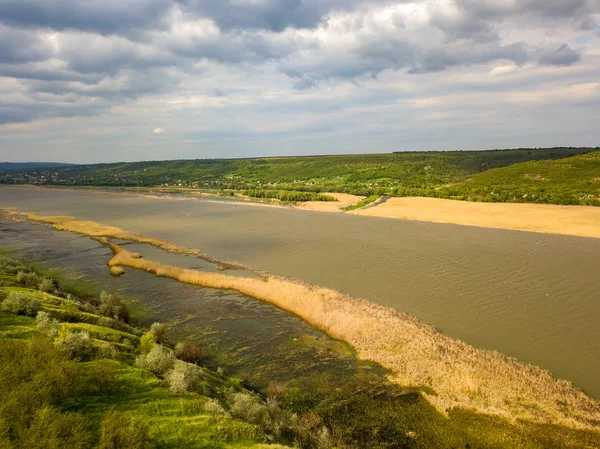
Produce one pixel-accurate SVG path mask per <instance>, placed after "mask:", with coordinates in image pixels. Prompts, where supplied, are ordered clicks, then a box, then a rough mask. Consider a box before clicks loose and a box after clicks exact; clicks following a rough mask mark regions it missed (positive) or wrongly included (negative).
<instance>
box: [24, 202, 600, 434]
mask: <svg viewBox="0 0 600 449" xmlns="http://www.w3.org/2000/svg"><path fill="white" fill-rule="evenodd" d="M14 214H17V213H14ZM20 215H23V214H20ZM28 218H29V219H31V220H35V221H41V222H45V223H52V224H53V226H54V227H55V228H56V229H60V230H67V231H72V232H79V233H82V234H86V235H90V236H93V237H96V238H97V237H114V238H120V239H125V240H133V241H138V242H139V241H143V242H144V243H150V244H154V245H155V246H157V247H159V248H163V249H165V250H167V251H168V250H171V252H182V251H180V250H179V249H180V247H178V246H176V245H173V244H168V243H167V242H162V241H160V240H156V239H149V238H145V237H141V236H137V235H136V234H131V233H128V232H126V231H123V230H121V229H118V228H114V227H110V226H102V225H99V224H97V223H93V222H88V221H79V220H77V219H75V218H73V217H41V216H38V215H34V214H29V215H28ZM97 240H98V241H101V239H99V238H97ZM104 241H105V242H106V243H108V244H109V245H110V247H111V248H112V250H113V254H114V256H113V258H112V259H111V260H110V261H109V263H108V264H109V266H110V267H111V268H112V267H130V268H136V269H140V270H145V271H147V272H150V273H154V274H155V275H157V276H163V277H168V278H172V279H176V280H178V281H180V282H184V283H188V284H194V285H199V286H203V287H211V288H217V289H232V290H236V291H238V292H240V293H242V294H245V295H248V296H251V297H253V298H256V299H260V300H263V301H266V302H269V303H271V304H274V305H276V306H278V307H280V308H281V309H284V310H286V311H289V312H291V313H293V314H295V315H298V316H299V317H301V318H302V319H304V320H305V321H306V322H308V323H309V324H311V325H313V326H315V327H317V328H319V329H322V330H323V331H325V332H326V333H327V334H329V335H330V336H332V337H334V338H338V339H341V340H345V341H347V342H348V343H350V344H351V345H353V346H354V347H355V348H356V349H357V351H358V354H359V356H360V357H361V358H363V359H368V360H373V361H375V362H378V363H380V364H381V365H382V366H384V367H386V368H388V369H390V370H391V371H392V372H393V375H392V376H391V379H392V380H393V381H395V382H397V383H399V384H401V385H405V386H422V387H425V386H426V387H428V388H430V389H433V390H434V391H435V393H436V394H427V393H424V396H425V397H426V398H427V399H428V400H429V401H430V402H431V403H432V404H433V405H434V406H435V407H436V408H438V410H440V411H442V412H447V411H449V410H451V409H453V408H465V409H469V410H474V411H477V412H480V413H487V414H493V415H499V416H502V417H505V418H507V419H511V420H517V419H525V420H529V421H534V422H540V423H551V424H560V425H566V426H570V427H573V428H579V429H594V430H598V428H599V423H600V402H598V401H596V400H594V399H592V398H590V397H588V396H587V395H585V393H584V392H582V391H581V390H579V389H577V388H575V387H574V386H573V385H572V384H571V383H570V382H568V381H565V380H559V379H555V378H553V377H552V375H551V374H550V373H548V372H547V371H545V370H542V369H540V368H538V367H535V366H532V365H528V364H524V363H521V362H519V361H517V360H516V359H514V358H510V357H507V356H505V355H503V354H500V353H498V352H496V351H488V350H481V349H476V348H474V347H472V346H470V345H468V344H466V343H464V342H462V341H460V340H456V339H453V338H450V337H448V336H445V335H442V334H440V333H439V332H437V331H436V330H435V329H433V328H432V327H431V326H429V325H427V324H425V323H422V322H420V321H419V320H417V319H416V318H413V317H411V316H409V315H407V314H404V313H400V312H397V311H395V310H392V309H388V308H386V307H383V306H379V305H377V304H373V303H370V302H368V301H365V300H360V299H354V298H351V297H349V296H346V295H344V294H342V293H339V292H337V291H334V290H331V289H328V288H322V287H317V286H313V285H309V284H306V283H302V282H299V281H294V280H290V279H286V278H282V277H278V276H269V277H266V278H263V279H250V278H239V277H233V276H228V275H226V274H222V273H204V272H200V271H197V270H192V269H184V268H180V267H176V266H171V265H164V264H161V263H157V262H153V261H150V260H145V259H142V258H141V257H140V255H139V254H136V253H132V252H130V251H127V250H125V249H123V248H121V247H120V246H118V245H116V244H112V243H109V242H107V241H106V239H104ZM167 248H169V249H167ZM183 252H184V253H185V254H196V253H198V252H197V251H194V250H188V249H185V251H183Z"/></svg>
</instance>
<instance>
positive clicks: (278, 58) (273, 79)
mask: <svg viewBox="0 0 600 449" xmlns="http://www.w3.org/2000/svg"><path fill="white" fill-rule="evenodd" d="M0 42H1V43H2V44H1V45H0V161H13V162H16V161H63V162H73V163H94V162H109V161H138V160H160V159H192V158H221V157H225V158H230V157H253V156H277V155H282V156H283V155H304V154H340V153H376V152H377V153H383V152H391V151H403V150H433V149H437V150H445V149H448V150H450V149H492V148H515V147H549V146H561V145H565V146H599V145H600V0H406V1H386V0H364V1H362V0H219V1H216V0H127V1H124V0H0Z"/></svg>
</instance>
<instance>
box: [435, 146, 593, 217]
mask: <svg viewBox="0 0 600 449" xmlns="http://www.w3.org/2000/svg"><path fill="white" fill-rule="evenodd" d="M445 194H446V195H447V196H460V197H465V196H466V199H469V200H474V201H501V202H519V203H525V202H535V203H553V204H584V205H590V206H600V151H598V152H594V153H590V154H584V155H579V156H574V157H570V158H566V159H560V160H553V161H531V162H524V163H521V164H516V165H511V166H509V167H503V168H497V169H494V170H488V171H485V172H483V173H479V174H476V175H474V176H472V177H471V178H469V179H467V180H465V181H462V182H459V183H457V184H455V185H453V186H451V187H449V188H448V189H447V190H446V192H445Z"/></svg>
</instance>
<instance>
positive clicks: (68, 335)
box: [54, 330, 92, 359]
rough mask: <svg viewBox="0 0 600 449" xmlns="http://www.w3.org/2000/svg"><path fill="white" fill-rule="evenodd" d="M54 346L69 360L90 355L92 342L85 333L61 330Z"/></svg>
mask: <svg viewBox="0 0 600 449" xmlns="http://www.w3.org/2000/svg"><path fill="white" fill-rule="evenodd" d="M54 344H55V345H56V347H57V348H58V349H59V350H60V351H61V352H62V353H64V354H65V355H66V356H67V357H69V358H70V359H74V358H86V357H89V356H90V355H91V354H92V340H91V338H90V334H89V333H87V332H71V331H69V330H61V332H59V335H58V337H57V338H56V341H55V342H54Z"/></svg>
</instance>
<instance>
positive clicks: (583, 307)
mask: <svg viewBox="0 0 600 449" xmlns="http://www.w3.org/2000/svg"><path fill="white" fill-rule="evenodd" d="M11 206H12V207H16V208H18V209H20V210H26V211H32V212H38V213H40V214H47V215H74V216H76V217H78V218H81V219H89V220H93V221H97V222H101V223H105V224H110V225H114V226H118V227H121V228H123V229H126V230H128V231H133V232H137V233H140V234H143V235H147V236H152V237H157V238H160V239H164V240H169V241H173V242H175V243H178V244H180V245H183V246H186V247H189V248H195V249H199V250H201V251H202V252H204V253H206V254H209V255H212V256H215V257H218V258H221V259H225V260H231V261H237V262H241V263H243V264H246V265H249V266H251V267H253V268H257V269H260V270H265V271H270V272H273V273H276V274H279V275H284V276H290V277H293V278H297V279H302V280H305V281H308V282H311V283H313V284H317V285H322V286H327V287H331V288H335V289H337V290H340V291H343V292H346V293H350V294H352V295H355V296H358V297H362V298H365V299H368V300H370V301H373V302H377V303H379V304H383V305H385V306H388V307H393V308H396V309H398V310H401V311H405V312H408V313H410V314H412V315H414V316H417V317H419V318H421V319H423V320H424V321H426V322H428V323H430V324H432V325H433V326H435V327H437V328H439V329H441V330H442V331H444V332H445V333H447V334H448V335H451V336H454V337H458V338H461V339H463V340H465V341H467V342H469V343H471V344H473V345H475V346H478V347H484V348H490V349H496V350H499V351H501V352H504V353H506V354H508V355H511V356H515V357H517V358H519V359H520V360H522V361H526V362H530V363H534V364H536V365H539V366H542V367H544V368H547V369H549V370H551V371H552V372H553V373H554V374H556V375H557V376H559V377H563V378H566V379H569V380H572V381H574V382H575V383H576V384H577V385H579V386H581V387H582V388H584V389H585V390H586V391H587V392H588V393H590V394H592V395H593V396H595V397H600V382H599V381H598V379H600V326H598V323H599V322H600V239H588V238H580V237H569V236H558V235H547V234H536V233H529V232H519V231H507V230H500V229H486V228H475V227H467V226H456V225H447V224H437V223H423V222H412V221H402V220H394V219H380V218H372V217H359V216H353V215H344V214H328V213H320V212H311V211H302V210H295V209H285V208H270V207H261V206H252V205H240V204H232V203H230V202H229V203H227V202H218V201H212V200H211V201H207V200H202V199H200V200H197V201H177V200H169V199H152V198H141V197H128V196H117V195H102V194H95V195H89V194H85V193H79V192H64V191H63V192H61V191H51V190H33V189H27V188H7V187H5V188H0V207H11ZM599 226H600V223H599ZM0 246H1V241H0ZM160 257H161V256H160V255H159V254H157V258H160ZM161 261H162V260H161Z"/></svg>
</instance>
